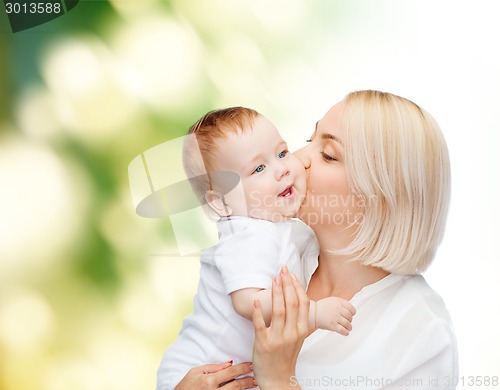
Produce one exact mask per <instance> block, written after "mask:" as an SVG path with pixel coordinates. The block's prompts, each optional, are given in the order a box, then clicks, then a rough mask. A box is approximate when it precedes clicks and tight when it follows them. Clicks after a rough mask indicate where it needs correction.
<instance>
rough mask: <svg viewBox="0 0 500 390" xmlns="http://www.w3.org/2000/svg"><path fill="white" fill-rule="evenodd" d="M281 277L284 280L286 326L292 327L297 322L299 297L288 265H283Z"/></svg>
mask: <svg viewBox="0 0 500 390" xmlns="http://www.w3.org/2000/svg"><path fill="white" fill-rule="evenodd" d="M281 279H282V281H283V297H284V300H285V327H286V328H290V327H292V326H293V327H294V326H296V324H297V318H298V315H299V299H298V298H297V293H296V291H295V286H294V285H293V283H292V278H291V276H290V273H289V272H288V269H287V268H286V267H283V268H282V270H281ZM287 325H288V326H287Z"/></svg>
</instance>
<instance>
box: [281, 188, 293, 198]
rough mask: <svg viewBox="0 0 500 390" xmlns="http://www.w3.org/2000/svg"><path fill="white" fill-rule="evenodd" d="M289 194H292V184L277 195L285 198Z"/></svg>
mask: <svg viewBox="0 0 500 390" xmlns="http://www.w3.org/2000/svg"><path fill="white" fill-rule="evenodd" d="M290 195H292V186H289V187H286V188H285V190H284V191H283V192H281V193H280V194H279V195H278V196H281V197H284V198H286V197H288V196H290Z"/></svg>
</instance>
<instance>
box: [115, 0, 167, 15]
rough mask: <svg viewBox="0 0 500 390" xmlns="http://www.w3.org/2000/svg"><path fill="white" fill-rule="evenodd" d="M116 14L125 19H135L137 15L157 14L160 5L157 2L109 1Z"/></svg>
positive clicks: (153, 0)
mask: <svg viewBox="0 0 500 390" xmlns="http://www.w3.org/2000/svg"><path fill="white" fill-rule="evenodd" d="M109 2H110V3H111V5H112V6H113V8H114V9H115V11H116V12H117V13H119V14H120V15H121V16H123V17H125V18H127V19H134V18H137V16H138V15H142V14H147V13H153V12H155V11H156V12H157V11H158V10H159V9H160V7H159V5H160V4H161V3H160V1H158V0H140V1H123V0H109Z"/></svg>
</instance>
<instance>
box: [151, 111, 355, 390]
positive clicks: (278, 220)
mask: <svg viewBox="0 0 500 390" xmlns="http://www.w3.org/2000/svg"><path fill="white" fill-rule="evenodd" d="M190 135H195V137H192V136H190ZM184 167H185V170H186V172H187V174H188V176H189V177H192V178H193V179H192V180H191V184H192V187H193V189H194V191H195V193H196V195H197V196H198V198H199V199H200V201H201V202H202V203H203V204H204V205H205V207H207V208H208V209H209V210H210V211H211V212H215V213H216V215H217V216H218V219H219V220H218V222H217V228H218V231H219V238H220V240H219V243H218V244H217V245H216V246H213V247H211V248H208V249H207V250H205V251H204V252H203V253H202V255H201V258H200V261H201V268H200V282H199V285H198V293H197V295H196V296H195V299H194V312H193V313H192V314H191V315H189V316H188V317H186V318H185V319H184V321H183V324H182V329H181V331H180V333H179V337H178V338H177V340H176V341H175V342H174V343H173V344H172V345H171V346H170V347H169V348H168V349H167V350H166V352H165V354H164V356H163V360H162V362H161V365H160V368H159V370H158V377H157V390H172V389H174V387H175V386H176V385H177V384H178V383H179V382H180V381H181V379H182V378H183V377H184V376H185V375H186V373H187V372H188V371H189V370H190V369H191V368H193V367H196V366H200V365H203V364H206V363H211V362H213V363H220V362H224V361H229V360H232V361H233V362H234V363H235V364H237V363H241V362H248V361H251V358H252V349H253V342H254V330H253V325H252V322H251V320H252V307H253V302H254V300H255V299H259V300H260V302H261V306H262V310H263V314H264V319H265V321H266V323H268V324H269V322H270V318H271V309H272V304H271V285H272V281H273V278H274V277H275V276H276V275H277V274H278V273H279V271H280V268H282V267H283V266H286V267H288V269H289V271H290V273H293V274H294V275H295V276H296V277H297V279H298V280H299V281H300V282H301V283H302V284H303V286H307V285H308V283H309V280H310V278H311V276H312V274H313V272H314V271H315V269H316V267H317V265H318V252H319V248H318V243H317V241H316V237H315V236H314V233H313V232H312V230H311V229H310V228H309V227H308V226H307V225H305V224H304V223H302V222H300V221H298V220H295V219H291V218H292V217H294V216H295V215H296V214H297V211H298V210H299V208H300V205H301V203H302V201H303V200H304V197H305V193H306V177H305V169H304V167H303V165H302V163H301V162H300V161H299V160H298V159H297V158H296V157H295V156H294V155H293V154H292V153H289V151H288V148H287V144H286V142H285V141H284V140H283V139H282V138H281V136H280V134H279V133H278V131H277V130H276V128H275V127H274V125H273V124H272V123H271V122H270V121H269V120H268V119H266V118H265V117H264V116H262V115H260V114H259V113H257V112H256V111H254V110H251V109H248V108H243V107H233V108H227V109H222V110H216V111H212V112H209V113H208V114H206V115H205V116H204V117H203V118H201V119H200V120H199V121H198V122H196V123H195V124H194V125H193V126H192V127H191V128H190V130H189V133H188V138H187V139H186V142H185V144H184ZM354 313H355V309H354V307H353V306H352V305H351V304H350V303H349V302H348V301H345V300H343V299H340V298H336V297H328V298H325V299H322V300H320V301H317V302H313V301H311V306H310V315H309V326H310V328H311V330H314V329H315V328H321V329H326V330H332V331H336V332H338V333H340V334H342V335H348V334H349V331H348V328H350V320H349V319H350V318H352V315H354Z"/></svg>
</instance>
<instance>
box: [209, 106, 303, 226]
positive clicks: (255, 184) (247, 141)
mask: <svg viewBox="0 0 500 390" xmlns="http://www.w3.org/2000/svg"><path fill="white" fill-rule="evenodd" d="M214 168H215V170H218V171H232V172H235V173H237V174H238V175H239V176H240V180H241V184H242V186H238V187H236V188H235V189H234V190H233V191H231V192H230V193H229V194H227V195H226V196H225V200H226V203H227V204H228V205H229V207H230V208H231V210H232V215H240V216H249V217H252V218H259V219H266V220H269V221H272V222H280V221H283V220H286V219H288V218H291V217H293V216H295V215H296V214H297V211H298V210H299V208H300V205H301V203H302V201H303V200H304V197H305V194H306V176H305V169H304V166H303V165H302V163H301V162H300V161H299V160H298V159H297V158H296V157H295V156H294V155H293V154H292V153H289V152H288V146H287V144H286V142H285V141H284V140H283V139H282V138H281V136H280V134H279V133H278V130H276V128H275V127H274V125H273V124H272V123H271V122H270V121H269V120H268V119H267V118H265V117H263V116H262V115H259V116H258V117H257V118H256V119H255V121H254V124H253V127H252V130H250V131H247V132H245V133H242V134H230V135H229V136H228V138H227V139H225V140H222V141H220V142H219V144H218V153H217V157H216V158H215V164H214Z"/></svg>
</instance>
